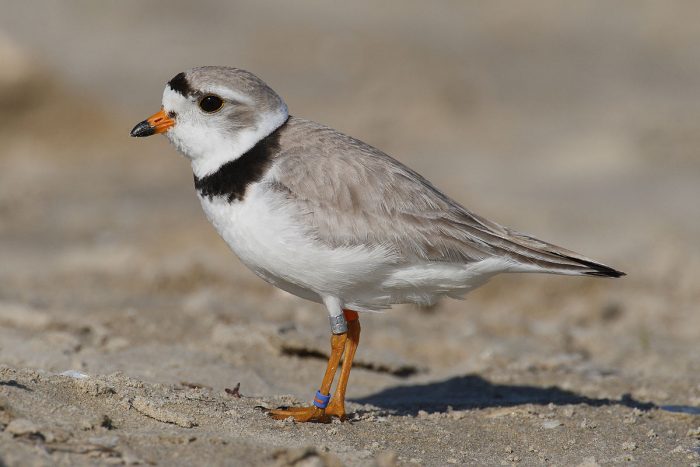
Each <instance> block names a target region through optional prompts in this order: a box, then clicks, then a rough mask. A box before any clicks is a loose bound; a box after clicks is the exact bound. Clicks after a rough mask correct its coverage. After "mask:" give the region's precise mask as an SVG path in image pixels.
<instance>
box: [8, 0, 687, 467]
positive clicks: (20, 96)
mask: <svg viewBox="0 0 700 467" xmlns="http://www.w3.org/2000/svg"><path fill="white" fill-rule="evenodd" d="M0 5H1V9H2V11H3V15H2V16H0V32H2V35H1V36H0V62H1V63H3V66H2V70H0V140H1V141H2V145H1V147H0V465H2V464H4V465H8V466H15V465H16V466H20V465H21V466H25V465H57V464H58V465H102V464H151V465H261V464H262V465H297V466H302V465H304V466H320V465H329V466H334V465H343V464H347V465H373V464H374V465H380V466H391V465H408V464H425V465H445V464H467V465H510V464H521V465H562V466H564V465H580V466H594V465H611V464H629V465H687V466H692V465H694V466H698V465H700V344H698V342H700V310H699V309H698V308H699V305H698V304H699V303H700V287H698V283H700V251H699V248H698V242H697V240H698V238H699V236H700V204H699V203H698V199H699V196H698V195H700V159H699V158H698V151H699V149H700V137H698V135H700V110H699V109H700V107H699V106H698V105H697V96H698V95H700V48H698V47H697V44H698V43H700V26H698V24H697V21H696V18H697V14H698V13H700V9H699V8H698V7H697V4H696V3H694V2H664V3H663V4H661V3H657V2H616V3H615V7H614V8H613V7H612V6H611V4H610V3H608V2H589V3H586V4H585V5H586V6H584V4H583V3H579V4H577V7H576V8H573V7H571V6H569V7H568V8H564V7H563V6H562V5H560V4H559V3H558V2H546V1H542V2H530V4H529V5H530V8H528V9H523V10H518V9H517V8H511V7H510V4H508V7H506V6H505V5H506V4H501V3H500V2H489V6H486V4H484V5H482V6H480V7H477V6H476V4H467V3H465V2H445V3H444V4H441V5H440V6H439V7H438V6H436V7H434V8H431V9H430V10H426V7H425V3H423V2H408V1H402V2H382V6H381V7H379V6H376V5H375V2H370V1H369V0H366V1H361V2H353V4H352V6H340V4H335V5H334V6H331V5H323V6H322V5H319V4H318V3H317V2H311V1H306V2H295V5H294V6H291V4H287V3H286V2H283V3H275V2H267V1H266V2H253V1H252V0H251V1H249V2H236V3H231V4H230V5H229V6H226V7H224V6H221V5H219V4H218V3H217V2H213V0H212V1H207V2H198V3H197V6H196V7H194V6H191V5H194V4H191V3H190V2H184V1H182V2H180V1H172V2H168V3H165V2H160V3H158V2H118V3H117V2H114V3H104V4H101V6H97V5H98V4H94V3H93V2H87V1H85V2H63V3H60V4H59V3H56V4H53V3H48V4H47V3H45V2H36V3H33V2H0ZM601 11H605V13H606V14H601ZM203 63H209V64H211V63H229V64H235V65H238V66H242V67H246V68H250V69H252V70H253V71H255V72H257V73H258V74H260V75H261V76H262V77H263V78H264V79H266V80H267V81H268V82H269V83H270V84H272V85H273V86H274V87H275V88H276V89H277V90H278V91H280V93H281V94H282V95H284V96H285V97H286V98H287V101H288V103H289V105H290V108H291V109H292V113H294V114H296V115H302V116H305V117H309V118H312V119H315V120H318V121H322V122H324V123H328V124H330V125H332V126H334V127H337V128H339V129H341V130H343V131H346V132H348V133H350V134H353V135H355V136H358V137H360V138H362V139H364V140H366V141H368V142H370V143H372V144H375V145H377V146H379V147H381V148H383V149H385V150H387V151H388V152H390V153H391V154H394V155H395V156H397V157H398V158H400V159H401V160H403V161H405V162H406V163H408V164H409V165H411V166H412V167H414V168H416V169H417V170H419V171H420V172H422V173H424V174H425V175H426V176H427V177H428V178H430V179H431V180H433V181H434V182H435V183H436V184H437V185H438V186H440V187H442V188H444V189H445V190H446V191H447V192H448V193H450V194H451V195H452V196H453V197H454V198H456V199H457V200H459V201H461V202H463V203H464V204H465V205H467V206H468V207H470V208H472V209H474V210H475V211H477V212H479V213H481V214H483V215H486V216H488V217H490V218H493V219H494V220H497V221H499V222H501V223H504V224H507V225H510V226H512V227H515V228H518V229H519V230H522V231H526V232H531V233H533V234H535V235H537V236H539V237H542V238H544V239H547V240H550V241H553V242H555V243H559V244H562V245H565V246H567V247H570V248H572V249H575V250H578V251H581V252H582V253H584V254H587V255H590V256H593V257H595V258H598V259H600V260H602V261H605V262H607V263H609V264H611V265H613V266H615V267H618V268H620V269H622V270H624V271H626V272H627V273H628V274H629V276H628V277H626V278H624V279H620V280H595V279H588V278H563V277H537V276H517V277H516V276H510V277H503V278H497V279H495V280H494V281H492V282H491V283H490V284H488V285H486V286H485V287H483V288H482V289H479V290H478V291H476V292H474V293H473V294H471V295H469V296H468V298H467V300H466V301H449V302H444V303H441V304H439V305H438V306H436V307H433V308H430V309H419V308H416V307H397V308H395V309H394V310H393V311H391V312H388V313H384V314H376V315H371V316H363V317H362V322H363V334H362V343H361V345H360V349H359V351H358V356H357V368H356V369H355V370H353V373H352V377H351V381H350V387H349V393H348V396H349V398H350V403H349V409H350V411H351V413H352V415H351V416H350V419H349V420H348V421H347V422H345V423H342V424H341V423H337V424H331V425H309V424H295V423H292V422H290V421H273V420H271V419H269V418H268V417H267V416H266V415H265V414H264V412H263V410H262V409H261V408H265V407H268V408H269V407H276V406H280V405H290V404H303V403H306V402H307V401H309V400H310V397H311V395H312V394H313V391H314V390H315V389H316V386H317V384H318V382H319V381H320V378H321V376H322V372H323V368H324V366H325V362H324V361H323V359H324V358H325V357H324V356H325V355H327V352H328V348H327V347H328V335H327V332H328V329H327V323H326V319H325V317H324V311H323V309H322V308H321V307H320V306H318V305H315V304H310V303H307V302H304V301H302V300H300V299H297V298H295V297H292V296H289V295H287V294H285V293H283V292H280V291H277V290H275V289H273V288H272V287H271V286H269V285H267V284H265V283H263V282H261V281H260V280H259V279H258V278H257V277H255V276H254V275H253V274H252V273H250V272H248V271H247V270H246V269H245V268H244V267H243V266H242V265H241V264H240V263H239V262H238V261H237V260H236V259H235V257H234V256H233V254H231V253H230V252H229V251H228V250H227V248H226V246H225V244H224V243H223V241H221V240H220V239H218V237H217V236H216V234H215V232H214V231H213V229H212V228H211V227H210V226H209V225H208V223H207V222H206V220H205V219H204V216H203V215H202V213H201V211H200V208H199V206H198V203H197V201H196V199H195V197H194V194H193V189H192V186H191V185H192V180H191V172H190V169H189V167H188V165H187V163H186V162H185V161H184V160H183V159H181V158H179V157H177V156H176V154H175V152H174V150H173V149H172V148H170V147H168V146H167V144H166V142H165V140H163V139H162V138H161V139H156V138H149V139H147V140H138V141H137V140H132V139H129V138H128V137H127V134H128V131H129V130H130V129H131V127H132V126H133V125H134V124H135V123H136V122H138V121H139V120H141V119H143V118H144V117H146V116H147V115H149V114H150V113H152V112H154V111H155V110H157V108H158V105H159V95H160V93H161V89H162V84H163V83H164V82H165V81H166V80H167V79H169V78H170V77H171V76H172V75H174V74H175V73H177V72H178V71H181V70H182V69H184V68H187V67H188V66H191V65H194V64H203ZM239 385H240V386H239ZM237 387H238V390H236V388H237Z"/></svg>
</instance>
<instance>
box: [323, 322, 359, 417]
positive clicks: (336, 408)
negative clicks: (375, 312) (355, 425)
mask: <svg viewBox="0 0 700 467" xmlns="http://www.w3.org/2000/svg"><path fill="white" fill-rule="evenodd" d="M344 313H345V319H346V320H347V322H348V339H347V341H346V342H345V352H344V355H343V368H342V370H340V377H339V378H338V386H337V387H336V388H335V393H334V394H333V397H332V398H331V401H330V403H329V404H328V407H326V415H331V416H334V417H338V418H340V420H345V390H346V389H347V387H348V379H349V378H350V370H351V369H352V361H353V359H354V358H355V351H356V350H357V346H358V345H359V343H360V319H359V316H358V315H357V312H355V311H350V310H344Z"/></svg>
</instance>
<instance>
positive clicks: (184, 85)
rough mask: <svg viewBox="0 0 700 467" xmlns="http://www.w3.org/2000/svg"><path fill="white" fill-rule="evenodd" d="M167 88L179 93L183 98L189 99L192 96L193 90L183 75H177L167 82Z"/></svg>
mask: <svg viewBox="0 0 700 467" xmlns="http://www.w3.org/2000/svg"><path fill="white" fill-rule="evenodd" d="M168 86H170V89H172V90H173V91H175V92H179V93H180V94H182V95H183V96H185V97H189V96H191V95H192V94H194V89H192V86H190V83H189V82H188V81H187V78H186V77H185V74H184V73H178V74H177V75H175V77H174V78H173V79H171V80H170V81H168Z"/></svg>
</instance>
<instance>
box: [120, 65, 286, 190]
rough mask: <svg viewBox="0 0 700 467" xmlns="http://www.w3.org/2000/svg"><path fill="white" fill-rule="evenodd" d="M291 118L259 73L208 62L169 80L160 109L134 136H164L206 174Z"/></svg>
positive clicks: (138, 125) (139, 127)
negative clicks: (258, 75) (212, 64)
mask: <svg viewBox="0 0 700 467" xmlns="http://www.w3.org/2000/svg"><path fill="white" fill-rule="evenodd" d="M287 118H288V113H287V105H286V104H285V103H284V101H283V100H282V98H281V97H280V96H279V95H277V93H276V92H275V91H273V90H272V89H271V88H270V87H269V86H268V85H267V84H265V83H264V82H263V81H262V80H261V79H260V78H258V77H257V76H255V75H253V74H252V73H250V72H247V71H245V70H240V69H238V68H231V67H221V66H205V67H198V68H192V69H190V70H188V71H185V72H183V73H179V74H177V75H176V76H175V77H174V78H173V79H171V80H170V81H168V83H167V84H166V85H165V90H164V91H163V102H162V107H161V109H160V111H159V112H157V113H155V114H154V115H152V116H150V117H149V118H147V119H146V120H144V121H142V122H141V123H139V124H137V125H136V126H135V127H134V129H133V130H131V136H135V137H143V136H151V135H154V134H158V133H163V134H165V136H166V137H167V138H168V139H169V140H170V142H171V143H173V144H174V145H175V147H176V148H177V149H178V150H179V151H180V152H181V153H182V154H184V155H185V156H186V157H187V158H189V159H190V160H191V162H192V169H193V171H194V173H195V175H197V176H198V177H203V176H206V175H209V174H210V173H213V172H214V171H216V170H217V169H218V168H219V167H221V166H222V165H223V164H225V163H226V162H229V161H231V160H234V159H236V158H238V157H240V156H241V155H242V154H244V153H245V152H246V151H248V150H249V149H250V148H252V147H253V146H254V145H255V144H256V143H257V142H258V141H260V140H261V139H263V138H264V137H266V136H267V135H269V134H270V133H272V132H273V131H274V130H276V129H277V128H278V127H279V126H281V125H282V124H283V123H284V122H285V121H286V120H287Z"/></svg>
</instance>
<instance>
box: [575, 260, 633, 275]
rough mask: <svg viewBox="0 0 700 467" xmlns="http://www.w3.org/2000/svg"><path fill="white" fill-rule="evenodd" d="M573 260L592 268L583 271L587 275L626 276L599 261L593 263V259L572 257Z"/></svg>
mask: <svg viewBox="0 0 700 467" xmlns="http://www.w3.org/2000/svg"><path fill="white" fill-rule="evenodd" d="M570 258H571V259H573V260H574V261H576V262H577V263H579V264H582V265H584V266H586V267H589V268H591V269H592V271H586V272H584V274H585V275H587V276H596V277H622V276H626V275H627V274H626V273H624V272H622V271H618V270H617V269H613V268H611V267H610V266H606V265H604V264H600V263H594V262H593V261H586V260H585V259H579V258H573V257H570Z"/></svg>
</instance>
